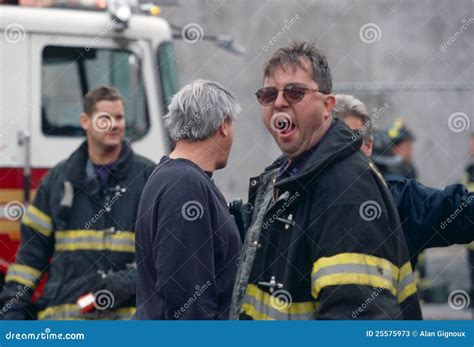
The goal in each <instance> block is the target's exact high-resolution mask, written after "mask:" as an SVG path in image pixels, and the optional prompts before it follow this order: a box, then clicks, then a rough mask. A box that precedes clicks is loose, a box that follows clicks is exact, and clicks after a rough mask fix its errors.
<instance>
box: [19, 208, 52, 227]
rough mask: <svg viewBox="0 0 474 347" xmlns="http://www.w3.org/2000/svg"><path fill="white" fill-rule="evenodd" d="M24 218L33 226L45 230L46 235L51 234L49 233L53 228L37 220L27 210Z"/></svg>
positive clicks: (49, 224)
mask: <svg viewBox="0 0 474 347" xmlns="http://www.w3.org/2000/svg"><path fill="white" fill-rule="evenodd" d="M25 217H26V218H28V219H29V220H31V221H32V222H33V223H34V224H36V225H38V226H40V227H41V228H43V229H45V230H47V232H48V233H51V231H52V230H53V226H52V225H51V223H48V222H45V221H44V220H42V219H40V218H38V217H37V216H36V215H34V214H33V213H32V212H31V211H30V210H29V209H27V210H26V212H25Z"/></svg>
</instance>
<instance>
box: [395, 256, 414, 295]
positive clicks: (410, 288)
mask: <svg viewBox="0 0 474 347" xmlns="http://www.w3.org/2000/svg"><path fill="white" fill-rule="evenodd" d="M398 277H399V288H398V302H402V301H404V300H405V299H406V298H408V297H409V296H410V295H413V294H415V293H416V291H417V287H416V283H415V277H414V274H413V270H412V267H411V263H410V262H409V261H407V262H406V263H405V264H403V266H402V267H401V268H400V273H399V276H398Z"/></svg>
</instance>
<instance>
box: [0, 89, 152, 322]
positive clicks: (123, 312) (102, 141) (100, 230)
mask: <svg viewBox="0 0 474 347" xmlns="http://www.w3.org/2000/svg"><path fill="white" fill-rule="evenodd" d="M80 123H81V126H82V128H83V129H84V131H85V134H86V140H85V141H84V142H83V143H82V144H81V145H80V146H79V148H77V150H76V151H75V152H73V153H72V155H71V156H70V157H69V158H68V159H66V160H64V161H62V162H60V163H59V164H58V165H56V166H55V167H54V168H53V169H51V170H50V171H49V172H48V174H47V175H46V176H45V178H44V180H43V181H42V183H41V185H40V187H39V189H38V191H37V194H36V196H35V198H34V201H33V203H32V204H30V205H29V207H28V208H27V210H26V212H25V214H24V216H23V218H22V221H21V243H20V247H19V249H18V252H17V255H16V261H15V263H13V264H11V265H10V266H9V269H8V273H7V276H6V284H5V287H4V290H3V293H2V299H3V302H4V305H5V306H4V309H3V310H2V311H1V312H2V318H3V319H28V318H31V316H32V315H33V312H31V311H30V310H29V309H28V307H29V306H28V305H29V304H30V302H31V296H32V293H33V292H34V290H35V288H36V286H37V284H38V283H39V282H40V280H41V278H42V277H43V275H44V274H45V273H48V276H47V280H46V282H45V286H44V292H43V294H42V296H41V298H40V299H39V301H38V302H37V307H38V310H39V312H38V319H55V320H56V319H126V318H129V317H131V316H132V315H133V314H134V312H135V308H134V306H135V305H134V303H135V282H136V264H135V254H134V253H135V244H134V236H135V235H134V230H135V219H136V214H137V209H138V202H139V199H140V194H141V192H142V190H143V187H144V185H145V182H146V180H147V178H148V177H149V175H150V174H151V172H152V170H153V168H154V164H153V163H152V162H151V161H149V160H147V159H145V158H143V157H141V156H139V155H137V154H135V153H134V152H133V151H132V149H131V148H130V146H129V145H128V144H127V143H126V142H124V136H125V114H124V99H123V98H122V96H121V95H120V94H119V92H118V91H117V90H116V89H114V88H112V87H109V86H100V87H98V88H96V89H94V90H92V91H90V92H89V93H87V94H86V95H85V97H84V111H83V113H82V114H81V115H80Z"/></svg>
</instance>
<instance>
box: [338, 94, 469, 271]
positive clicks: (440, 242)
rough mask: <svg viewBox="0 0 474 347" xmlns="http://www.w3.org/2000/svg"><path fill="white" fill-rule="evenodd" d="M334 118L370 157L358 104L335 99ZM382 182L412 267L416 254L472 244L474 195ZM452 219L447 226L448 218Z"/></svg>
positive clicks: (364, 114) (394, 178)
mask: <svg viewBox="0 0 474 347" xmlns="http://www.w3.org/2000/svg"><path fill="white" fill-rule="evenodd" d="M334 115H335V116H336V117H339V118H341V119H342V120H344V122H345V123H346V124H347V125H348V126H349V127H350V128H351V129H353V130H355V131H356V133H355V136H360V137H362V139H363V143H362V147H361V150H362V151H363V152H364V153H365V155H367V157H369V158H370V157H371V156H372V149H373V135H372V129H373V124H372V123H373V121H372V119H371V117H370V114H369V112H368V111H367V108H366V107H365V105H364V104H363V102H362V101H360V100H359V99H357V98H355V97H354V96H352V95H345V94H338V95H336V106H335V108H334ZM385 181H386V182H387V185H388V187H389V189H390V192H391V193H392V195H393V198H394V200H395V204H396V205H397V210H398V214H399V215H400V220H403V221H404V223H403V226H402V228H403V231H404V233H405V238H406V241H407V246H408V252H409V254H410V259H411V262H412V265H413V266H414V265H415V264H416V261H417V258H418V254H419V253H420V252H422V251H423V250H425V249H428V248H432V247H447V246H450V245H454V244H466V243H469V242H471V241H473V240H474V192H469V191H468V189H467V188H466V187H465V186H464V185H462V184H453V185H449V186H447V187H446V188H445V189H443V190H441V189H435V188H431V187H427V186H425V185H423V184H421V183H420V182H417V181H416V180H414V179H408V178H405V177H403V176H400V175H387V176H386V177H385ZM453 213H455V214H456V215H457V217H456V218H454V219H452V220H451V222H450V223H446V221H447V220H450V216H451V215H452V214H453Z"/></svg>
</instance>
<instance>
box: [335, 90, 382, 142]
mask: <svg viewBox="0 0 474 347" xmlns="http://www.w3.org/2000/svg"><path fill="white" fill-rule="evenodd" d="M333 114H334V116H335V117H338V118H341V119H345V118H347V117H357V118H359V119H360V120H361V121H362V129H359V130H358V131H357V133H358V135H363V136H364V141H371V140H372V139H373V135H372V132H373V121H372V118H371V117H370V114H369V111H367V107H365V105H364V103H363V102H362V101H360V100H359V99H357V98H356V97H354V96H353V95H347V94H337V95H336V105H335V106H334V109H333Z"/></svg>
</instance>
